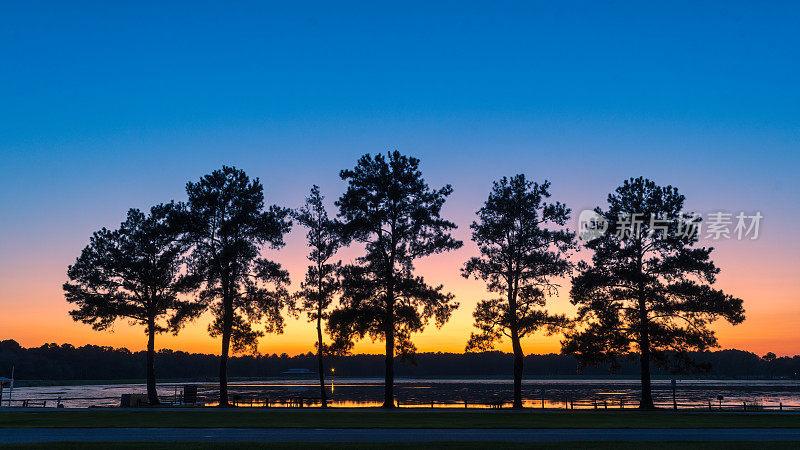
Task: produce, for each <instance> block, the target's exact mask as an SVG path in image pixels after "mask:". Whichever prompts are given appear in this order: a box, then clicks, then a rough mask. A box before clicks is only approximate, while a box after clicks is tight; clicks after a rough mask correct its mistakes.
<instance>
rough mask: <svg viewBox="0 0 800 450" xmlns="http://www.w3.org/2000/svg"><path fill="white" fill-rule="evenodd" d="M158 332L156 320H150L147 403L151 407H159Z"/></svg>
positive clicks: (148, 331)
mask: <svg viewBox="0 0 800 450" xmlns="http://www.w3.org/2000/svg"><path fill="white" fill-rule="evenodd" d="M155 358H156V330H155V320H153V319H150V320H148V323H147V401H148V402H149V403H150V404H151V405H157V404H158V403H159V402H158V392H157V391H156V369H155Z"/></svg>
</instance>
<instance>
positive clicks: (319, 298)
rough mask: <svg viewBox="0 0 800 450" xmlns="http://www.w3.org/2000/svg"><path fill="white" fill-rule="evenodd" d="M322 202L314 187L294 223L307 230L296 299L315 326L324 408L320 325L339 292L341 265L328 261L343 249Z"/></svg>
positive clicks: (324, 345) (324, 404)
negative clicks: (301, 279) (303, 268)
mask: <svg viewBox="0 0 800 450" xmlns="http://www.w3.org/2000/svg"><path fill="white" fill-rule="evenodd" d="M324 198H325V197H323V196H322V195H321V194H320V192H319V186H317V185H314V186H313V187H312V188H311V194H310V195H309V196H308V198H306V203H305V205H304V206H303V207H302V208H300V209H299V210H298V211H296V212H295V213H294V218H295V219H296V220H297V222H298V223H299V224H300V225H303V226H304V227H306V228H308V233H306V239H307V240H308V246H309V247H310V248H311V251H310V252H309V254H308V260H309V261H310V262H311V264H310V265H309V266H308V270H307V271H306V279H305V281H304V282H303V283H302V284H301V285H300V291H299V292H298V293H297V296H298V297H299V299H300V300H301V301H302V302H301V303H300V305H299V308H298V309H299V310H300V311H303V312H305V313H306V315H307V316H308V320H309V321H310V322H316V325H317V366H318V371H319V389H320V398H321V399H322V407H323V408H325V407H327V406H328V396H327V393H326V391H325V370H324V367H325V366H324V363H323V358H324V355H325V352H326V351H327V346H326V344H325V341H324V340H323V338H322V325H323V321H327V319H328V315H329V314H328V308H330V306H331V304H332V303H333V300H334V296H335V295H336V294H337V293H338V292H339V290H340V288H341V283H340V282H339V276H338V271H339V268H340V267H341V262H338V261H337V262H335V263H331V262H330V260H331V258H333V257H334V255H336V252H337V251H338V250H339V248H340V247H341V246H342V240H341V235H340V233H339V227H338V226H337V223H336V221H334V220H332V219H330V218H329V217H328V213H327V211H326V210H325V205H323V204H322V200H323V199H324Z"/></svg>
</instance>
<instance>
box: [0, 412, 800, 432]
mask: <svg viewBox="0 0 800 450" xmlns="http://www.w3.org/2000/svg"><path fill="white" fill-rule="evenodd" d="M17 427H21V428H29V427H78V428H96V427H104V428H116V427H126V428H186V427H191V428H207V427H212V428H228V427H235V428H477V429H480V428H800V413H789V412H784V413H767V412H753V413H744V412H685V411H678V412H673V411H669V410H666V411H644V412H642V411H635V410H631V411H607V412H606V411H577V410H575V411H564V410H560V411H559V410H553V411H542V410H535V409H532V410H524V411H511V410H477V409H473V410H459V409H433V410H432V409H405V408H404V409H399V410H391V411H387V410H382V409H379V408H352V409H340V408H337V409H328V410H323V409H310V408H306V409H290V408H273V409H244V408H242V409H236V408H232V409H224V410H220V409H215V408H204V409H119V408H115V409H60V410H57V409H53V408H49V409H39V410H33V409H28V410H19V409H8V408H4V409H0V428H17Z"/></svg>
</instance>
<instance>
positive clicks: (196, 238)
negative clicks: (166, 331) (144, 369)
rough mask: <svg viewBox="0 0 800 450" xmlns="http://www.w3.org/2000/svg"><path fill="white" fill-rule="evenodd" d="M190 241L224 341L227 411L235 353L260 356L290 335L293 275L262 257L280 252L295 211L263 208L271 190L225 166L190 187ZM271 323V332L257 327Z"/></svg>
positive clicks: (215, 330) (215, 331)
mask: <svg viewBox="0 0 800 450" xmlns="http://www.w3.org/2000/svg"><path fill="white" fill-rule="evenodd" d="M186 192H187V194H188V197H189V199H188V203H187V206H188V221H187V222H188V226H187V234H186V236H187V239H188V240H189V242H191V243H192V245H193V248H192V252H191V266H190V269H191V271H192V273H195V274H198V275H199V276H201V277H202V278H203V279H204V286H203V289H202V290H201V292H200V298H201V299H202V300H203V301H204V302H206V303H208V304H210V307H211V311H212V313H213V314H214V321H213V322H212V323H211V324H210V325H209V327H208V329H209V333H210V334H211V336H212V337H217V336H221V337H222V351H221V356H220V368H219V395H220V406H228V353H229V351H230V350H231V347H232V350H233V351H234V352H242V351H248V350H249V351H252V352H256V349H257V344H258V338H260V337H262V336H263V335H264V332H267V333H281V332H283V325H284V321H283V315H282V312H283V309H284V307H285V306H286V305H287V304H288V302H289V300H290V299H289V295H288V292H287V290H286V285H287V284H289V273H288V272H287V271H285V270H283V269H282V268H281V266H280V264H278V263H276V262H273V261H270V260H267V259H264V258H261V257H260V254H261V251H262V249H263V248H264V246H265V245H266V244H268V245H269V246H270V247H271V248H273V249H277V248H280V247H282V246H283V245H284V242H283V235H284V234H285V233H287V232H288V231H289V230H290V228H291V221H289V220H288V219H287V216H288V215H289V210H288V209H286V208H280V207H278V206H270V207H269V208H267V209H265V208H264V188H263V187H262V185H261V182H260V181H259V180H258V178H256V179H253V180H251V179H250V178H249V177H248V176H247V175H246V174H245V173H244V171H242V170H238V169H236V168H234V167H228V166H223V167H222V170H215V171H214V172H213V173H211V174H208V175H205V176H204V177H202V178H201V179H200V181H198V182H197V183H192V182H189V183H187V185H186ZM262 320H263V322H264V328H265V329H264V330H263V331H262V330H259V329H255V328H253V324H254V323H257V322H260V321H262Z"/></svg>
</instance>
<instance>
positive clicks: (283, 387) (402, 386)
mask: <svg viewBox="0 0 800 450" xmlns="http://www.w3.org/2000/svg"><path fill="white" fill-rule="evenodd" d="M191 384H194V385H197V386H198V394H199V397H200V400H201V401H203V402H205V404H207V405H212V404H215V403H216V401H217V385H216V384H215V383H210V382H209V383H191ZM182 386H183V383H180V384H171V383H164V384H160V385H159V387H158V392H159V396H160V397H161V398H162V399H163V400H164V401H167V402H168V401H171V400H172V399H174V398H175V396H176V395H177V394H179V393H180V392H181V387H182ZM229 386H230V387H229V390H230V395H231V398H233V396H234V395H237V396H239V397H240V398H241V401H242V403H244V404H245V405H246V406H249V405H250V401H251V400H252V401H253V405H254V406H262V405H263V402H264V401H265V399H269V400H270V401H271V402H275V401H281V400H286V399H290V398H296V397H306V398H310V397H318V396H319V386H318V385H317V384H315V382H314V380H296V379H295V380H269V381H248V382H233V383H230V385H229ZM145 392H146V390H145V386H144V384H111V385H85V386H47V387H18V388H16V389H14V400H15V402H14V405H15V406H16V405H19V402H17V400H26V399H28V400H31V401H34V400H36V401H40V400H48V405H47V406H55V402H56V399H58V398H59V397H60V398H61V402H62V403H63V404H64V406H65V407H89V406H104V407H109V406H118V405H119V401H120V396H121V395H122V394H126V393H145ZM328 392H329V395H331V397H332V399H333V406H378V405H380V403H381V402H382V399H383V380H382V379H363V378H358V379H355V378H348V379H334V380H333V383H332V386H331V382H330V380H328ZM638 393H639V383H638V381H636V380H525V381H524V382H523V397H524V398H525V402H526V405H527V406H532V407H541V406H542V401H543V400H544V406H545V407H548V408H564V402H565V401H574V402H576V405H575V408H593V407H594V406H593V404H594V402H595V401H597V402H598V404H599V405H600V407H601V408H602V407H603V404H604V403H603V402H605V404H607V405H608V407H609V408H612V407H614V408H618V407H619V406H620V403H622V404H623V405H624V406H626V407H633V406H635V405H636V402H637V399H638ZM395 394H396V398H397V399H398V401H399V402H400V404H401V405H403V404H405V405H407V406H412V405H420V406H423V405H424V406H430V404H431V401H433V402H435V406H437V407H440V406H451V407H453V406H464V403H465V402H467V403H472V405H470V407H478V406H479V404H484V405H485V404H486V403H488V402H490V401H493V400H504V401H508V400H510V399H511V397H512V385H511V382H510V381H509V380H491V379H483V380H481V379H477V380H476V379H465V380H456V379H447V380H443V379H398V380H396V386H395ZM653 395H654V398H655V401H656V403H657V404H662V405H664V406H666V405H672V388H671V385H670V382H669V380H656V381H654V382H653ZM718 395H722V396H723V398H724V400H723V404H724V405H727V406H730V407H732V406H741V405H742V402H747V403H748V404H751V403H752V402H760V403H761V404H762V405H764V406H772V405H775V406H777V405H778V404H779V403H783V405H784V406H794V407H800V381H797V380H791V381H790V380H682V381H681V380H679V381H678V382H677V399H678V403H679V404H681V406H686V407H689V406H697V407H700V406H706V407H707V406H708V402H709V400H711V401H712V404H713V405H714V406H715V407H718V406H719V401H718V400H717V396H718ZM7 399H8V391H7V390H6V392H5V393H4V398H3V405H4V406H5V405H6V401H7Z"/></svg>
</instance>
